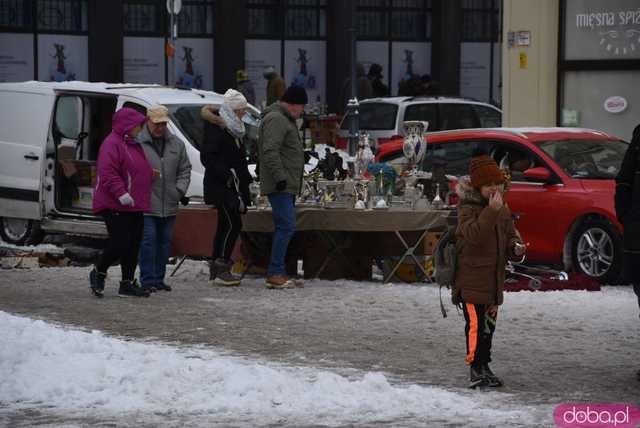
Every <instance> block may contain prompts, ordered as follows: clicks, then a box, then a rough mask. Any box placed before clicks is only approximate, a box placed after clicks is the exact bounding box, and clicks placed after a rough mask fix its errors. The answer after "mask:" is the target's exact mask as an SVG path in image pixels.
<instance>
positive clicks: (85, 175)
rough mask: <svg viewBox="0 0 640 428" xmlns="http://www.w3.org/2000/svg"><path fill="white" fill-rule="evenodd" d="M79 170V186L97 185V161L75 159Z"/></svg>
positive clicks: (74, 163) (74, 162) (75, 164)
mask: <svg viewBox="0 0 640 428" xmlns="http://www.w3.org/2000/svg"><path fill="white" fill-rule="evenodd" d="M73 165H74V166H75V168H76V170H77V172H78V178H77V183H78V185H79V186H91V187H95V186H96V176H97V173H96V163H95V162H92V161H79V160H77V161H73Z"/></svg>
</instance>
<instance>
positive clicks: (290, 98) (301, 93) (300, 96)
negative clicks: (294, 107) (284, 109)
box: [280, 85, 309, 105]
mask: <svg viewBox="0 0 640 428" xmlns="http://www.w3.org/2000/svg"><path fill="white" fill-rule="evenodd" d="M280 101H283V102H285V103H287V104H300V105H305V104H307V102H309V99H308V98H307V91H305V90H304V88H303V87H302V86H296V85H291V86H289V87H288V88H287V90H286V91H285V93H284V95H283V96H282V98H280Z"/></svg>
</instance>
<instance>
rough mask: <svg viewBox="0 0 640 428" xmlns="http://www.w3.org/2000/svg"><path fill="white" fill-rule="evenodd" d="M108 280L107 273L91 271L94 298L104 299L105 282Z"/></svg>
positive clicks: (90, 278)
mask: <svg viewBox="0 0 640 428" xmlns="http://www.w3.org/2000/svg"><path fill="white" fill-rule="evenodd" d="M106 278H107V274H106V273H102V272H98V270H97V269H96V268H93V269H91V272H90V273H89V284H90V285H89V287H90V288H91V292H92V293H93V295H94V296H96V297H104V282H105V279H106Z"/></svg>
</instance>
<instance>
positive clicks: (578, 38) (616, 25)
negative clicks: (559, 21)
mask: <svg viewBox="0 0 640 428" xmlns="http://www.w3.org/2000/svg"><path fill="white" fill-rule="evenodd" d="M565 31H566V42H567V43H566V48H565V49H566V50H565V58H566V59H569V60H572V59H610V58H617V59H631V58H640V6H639V5H638V1H637V0H606V1H603V0H572V1H570V2H567V17H566V21H565Z"/></svg>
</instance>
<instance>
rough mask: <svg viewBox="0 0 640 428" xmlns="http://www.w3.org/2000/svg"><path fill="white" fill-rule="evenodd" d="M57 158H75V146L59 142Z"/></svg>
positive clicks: (61, 159)
mask: <svg viewBox="0 0 640 428" xmlns="http://www.w3.org/2000/svg"><path fill="white" fill-rule="evenodd" d="M57 156H58V160H59V161H68V160H74V159H75V158H76V146H75V144H74V145H71V144H60V145H59V146H58V153H57Z"/></svg>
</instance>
